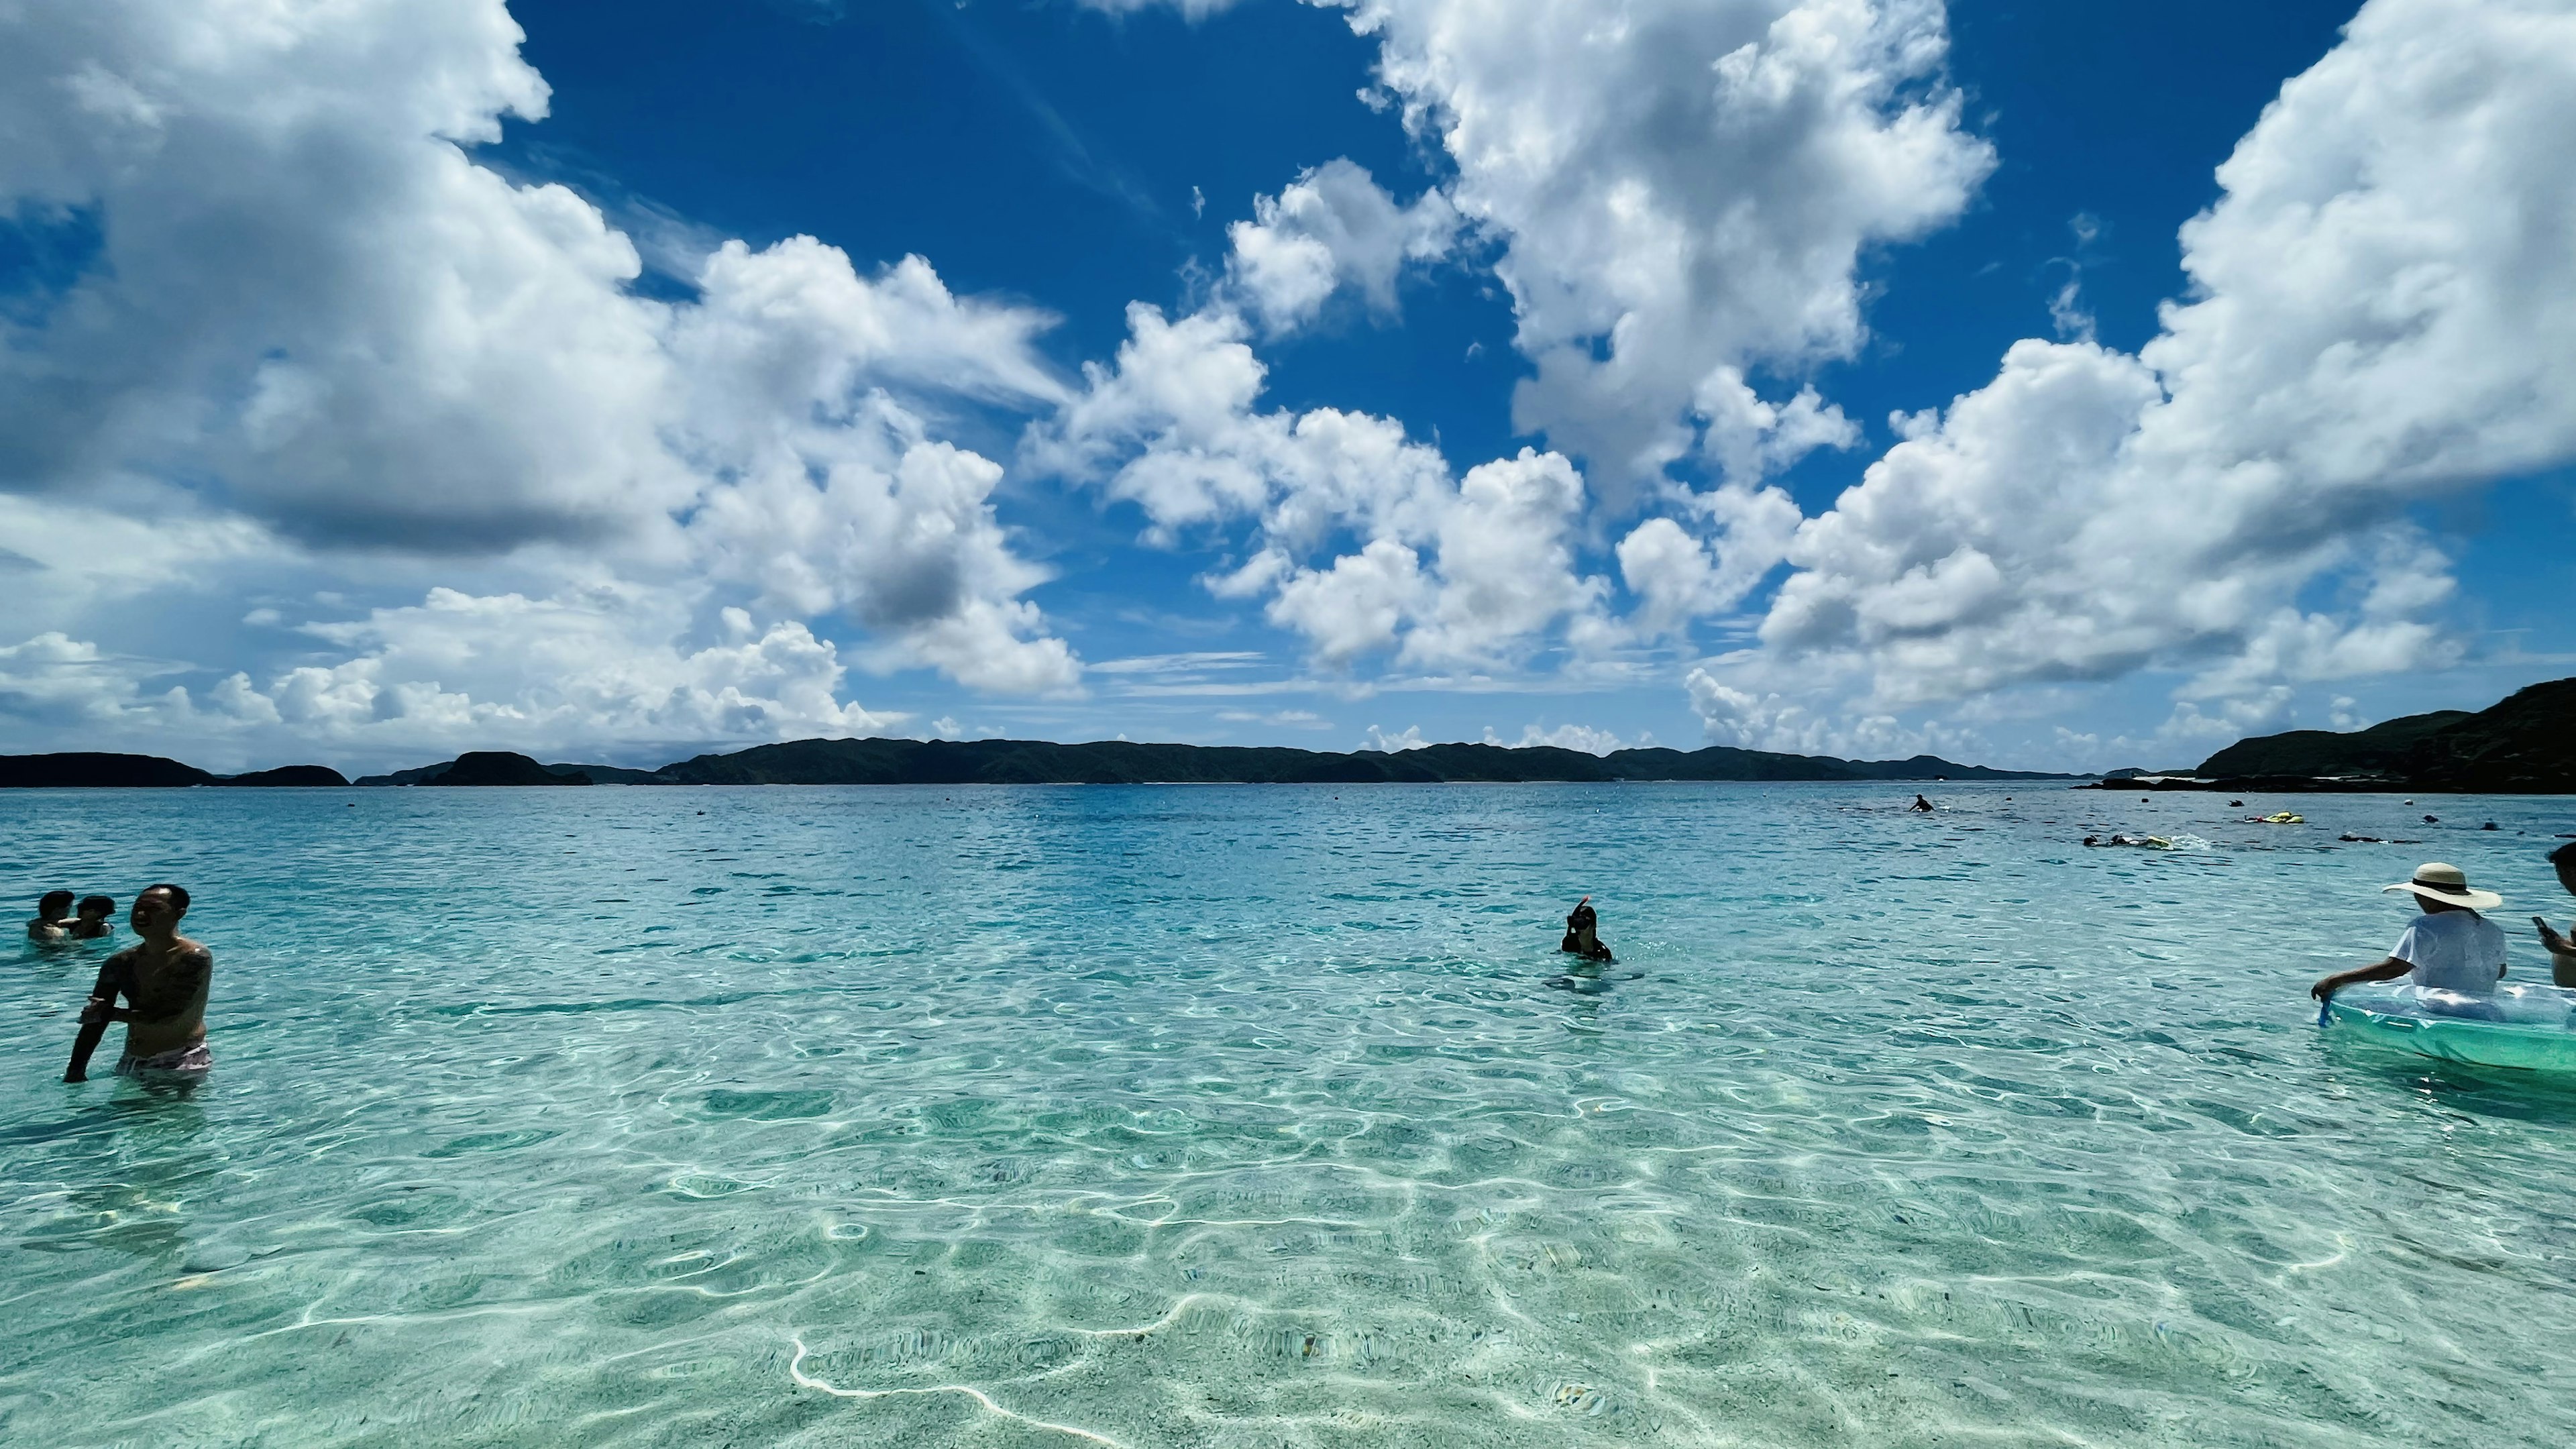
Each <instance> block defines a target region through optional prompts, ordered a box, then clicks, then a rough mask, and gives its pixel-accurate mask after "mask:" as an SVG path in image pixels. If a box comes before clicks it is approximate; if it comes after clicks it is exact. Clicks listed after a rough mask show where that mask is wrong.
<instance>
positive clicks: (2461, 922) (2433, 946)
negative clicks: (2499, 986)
mask: <svg viewBox="0 0 2576 1449" xmlns="http://www.w3.org/2000/svg"><path fill="white" fill-rule="evenodd" d="M2388 954H2389V955H2391V956H2394V957H2396V958H2397V959H2398V960H2400V961H2403V962H2405V963H2406V964H2407V965H2409V966H2412V967H2414V968H2415V970H2414V972H2413V974H2411V975H2410V976H2409V977H2408V978H2407V979H2409V980H2411V981H2413V982H2414V983H2415V984H2416V985H2418V986H2421V987H2424V988H2426V989H2428V990H2433V991H2457V992H2459V993H2461V994H2462V995H2465V996H2492V995H2494V994H2495V988H2496V978H2497V977H2500V976H2502V975H2504V931H2503V930H2502V928H2500V927H2498V926H2497V925H2496V923H2495V922H2493V921H2490V920H2488V919H2487V918H2486V917H2484V916H2481V915H2479V914H2478V913H2477V912H2475V911H2428V912H2426V913H2425V914H2423V915H2420V916H2417V917H2416V918H2415V920H2414V922H2413V924H2411V925H2409V926H2407V928H2406V934H2405V935H2403V936H2400V937H2398V938H2397V944H2396V945H2394V946H2391V947H2389V948H2388Z"/></svg>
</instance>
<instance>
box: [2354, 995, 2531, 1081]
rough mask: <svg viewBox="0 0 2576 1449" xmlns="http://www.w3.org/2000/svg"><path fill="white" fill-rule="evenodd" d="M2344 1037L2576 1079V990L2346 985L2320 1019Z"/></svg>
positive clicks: (2427, 1054)
mask: <svg viewBox="0 0 2576 1449" xmlns="http://www.w3.org/2000/svg"><path fill="white" fill-rule="evenodd" d="M2317 1024H2318V1025H2319V1026H2322V1027H2326V1028H2327V1029H2329V1030H2330V1031H2332V1032H2334V1033H2335V1034H2336V1035H2337V1036H2339V1037H2346V1038H2349V1039H2351V1040H2353V1041H2357V1042H2366V1043H2369V1044H2371V1045H2374V1046H2384V1047H2390V1048H2394V1049H2395V1050H2398V1051H2402V1052H2412V1053H2414V1054H2415V1055H2417V1056H2419V1057H2433V1058H2436V1059H2438V1060H2441V1061H2446V1062H2468V1063H2471V1064H2473V1065H2476V1066H2481V1067H2520V1068H2523V1069H2525V1070H2528V1071H2537V1072H2576V991H2569V990H2565V989H2562V988H2560V987H2556V986H2531V985H2521V986H2515V985H2505V986H2498V987H2497V988H2496V991H2495V994H2494V995H2493V996H2464V995H2462V994H2460V993H2459V992H2456V991H2430V990H2426V989H2425V988H2423V987H2420V986H2414V985H2410V984H2405V983H2399V984H2396V985H2371V986H2347V987H2345V988H2344V989H2343V990H2341V991H2338V992H2336V993H2335V994H2334V1000H2332V1001H2330V1002H2328V1003H2327V1004H2326V1007H2325V1009H2324V1010H2323V1011H2321V1012H2319V1013H2318V1015H2317Z"/></svg>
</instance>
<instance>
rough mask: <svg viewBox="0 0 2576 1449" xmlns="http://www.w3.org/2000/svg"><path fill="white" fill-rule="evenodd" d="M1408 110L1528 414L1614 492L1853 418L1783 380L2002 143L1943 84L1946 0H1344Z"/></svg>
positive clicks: (1738, 462)
mask: <svg viewBox="0 0 2576 1449" xmlns="http://www.w3.org/2000/svg"><path fill="white" fill-rule="evenodd" d="M1339 3H1342V4H1344V5H1345V6H1346V7H1347V8H1348V9H1349V10H1350V11H1351V17H1350V19H1351V24H1352V26H1353V27H1354V28H1355V29H1357V30H1359V31H1361V32H1362V33H1364V34H1367V35H1371V36H1374V37H1375V38H1376V39H1377V40H1378V42H1379V46H1380V56H1379V65H1378V73H1379V78H1380V80H1381V82H1382V83H1383V84H1384V85H1385V86H1386V87H1387V88H1388V89H1389V90H1390V91H1392V92H1393V94H1394V95H1395V96H1396V97H1398V98H1399V99H1400V100H1401V101H1402V103H1403V108H1404V116H1405V120H1406V123H1407V124H1408V125H1409V126H1410V127H1411V128H1412V129H1413V130H1414V131H1415V132H1416V133H1417V134H1419V135H1421V136H1424V137H1426V138H1429V139H1432V140H1434V141H1436V142H1437V143H1438V144H1439V146H1440V147H1441V148H1442V149H1443V150H1444V151H1445V152H1446V153H1447V154H1448V156H1449V158H1450V160H1451V161H1452V162H1453V163H1454V164H1455V166H1456V168H1457V175H1456V179H1455V180H1454V181H1453V182H1452V183H1451V185H1450V186H1449V188H1448V194H1449V198H1450V201H1451V202H1452V204H1454V206H1455V207H1456V209H1457V211H1458V213H1459V215H1460V216H1461V217H1462V218H1463V219H1464V220H1465V221H1466V222H1467V223H1468V224H1470V225H1472V226H1474V227H1477V228H1479V229H1481V230H1483V231H1484V232H1486V233H1488V234H1489V235H1491V236H1493V237H1494V238H1496V239H1497V240H1498V241H1499V242H1500V243H1501V245H1502V247H1503V251H1502V254H1501V256H1500V258H1499V259H1498V260H1497V262H1496V271H1497V272H1498V273H1499V275H1500V276H1501V278H1502V280H1503V282H1504V284H1505V285H1506V286H1508V287H1509V288H1510V291H1511V295H1512V300H1513V305H1514V308H1515V311H1516V313H1517V316H1518V319H1519V332H1518V338H1517V345H1518V346H1519V348H1520V350H1521V351H1522V352H1523V353H1524V354H1525V355H1527V356H1528V357H1529V358H1530V359H1531V360H1532V361H1533V362H1535V363H1536V364H1537V368H1538V373H1537V376H1536V377H1534V378H1532V379H1530V380H1529V381H1527V382H1525V383H1523V384H1522V385H1521V388H1520V390H1519V392H1518V394H1517V395H1516V397H1515V399H1514V415H1515V418H1516V420H1517V421H1518V422H1519V424H1520V425H1521V426H1522V427H1524V428H1526V429H1529V430H1532V431H1543V432H1545V433H1546V435H1547V436H1548V438H1549V440H1550V441H1551V442H1552V443H1554V444H1555V445H1557V446H1558V447H1561V448H1563V449H1565V450H1567V451H1569V452H1573V453H1575V454H1578V455H1579V456H1581V457H1583V458H1584V459H1585V460H1586V462H1587V464H1588V466H1589V467H1590V469H1591V470H1592V471H1593V472H1594V474H1595V475H1596V476H1597V477H1598V478H1599V480H1600V481H1601V483H1602V484H1603V485H1604V486H1605V487H1612V488H1617V489H1620V490H1621V493H1620V494H1619V495H1617V496H1620V497H1624V496H1625V490H1626V489H1627V488H1628V487H1629V486H1630V485H1631V484H1632V483H1633V482H1634V481H1636V480H1640V479H1646V478H1651V477H1654V476H1655V475H1658V474H1660V473H1661V471H1662V470H1663V469H1664V468H1665V467H1666V466H1667V465H1668V464H1670V463H1672V462H1674V461H1675V460H1677V459H1679V458H1681V457H1683V456H1685V455H1686V454H1688V453H1690V452H1691V451H1692V450H1693V449H1694V448H1695V447H1697V448H1703V449H1705V450H1706V451H1707V452H1708V454H1709V455H1710V456H1711V458H1712V459H1714V460H1716V461H1717V462H1719V463H1720V464H1721V465H1723V466H1726V467H1729V468H1732V469H1743V468H1745V467H1749V466H1759V465H1761V464H1762V463H1763V462H1765V461H1766V460H1767V461H1770V462H1772V463H1775V464H1776V463H1777V462H1780V461H1784V460H1789V459H1794V458H1795V457H1796V456H1797V455H1798V454H1799V453H1801V452H1804V451H1806V450H1809V449H1812V448H1814V447H1818V446H1824V445H1839V444H1842V443H1844V442H1846V441H1847V440H1848V439H1849V438H1850V437H1851V436H1852V435H1851V432H1850V425H1849V424H1848V423H1847V422H1846V421H1844V420H1842V418H1841V416H1840V414H1839V413H1838V412H1835V411H1834V410H1832V408H1831V407H1830V405H1829V404H1827V403H1825V402H1824V401H1823V400H1822V399H1820V398H1815V397H1814V396H1813V395H1812V394H1808V393H1804V392H1800V391H1797V390H1796V389H1794V388H1793V389H1792V392H1793V396H1791V397H1789V398H1787V399H1785V400H1781V401H1778V402H1771V403H1766V402H1763V401H1762V400H1761V399H1759V398H1758V397H1754V396H1753V395H1752V394H1751V392H1750V391H1749V390H1748V387H1747V383H1746V379H1747V378H1748V377H1749V376H1750V375H1751V374H1752V373H1753V371H1754V370H1756V369H1769V370H1770V371H1772V372H1773V373H1775V374H1777V375H1782V376H1790V377H1795V376H1796V375H1798V374H1800V373H1802V372H1803V371H1805V370H1806V369H1808V368H1810V367H1812V366H1813V365H1814V364H1815V363H1817V362H1819V361H1823V360H1826V359H1832V358H1840V357H1847V356H1850V355H1852V354H1853V353H1854V352H1855V351H1856V349H1857V348H1858V347H1859V346H1860V344H1861V342H1862V341H1863V339H1864V338H1865V336H1866V335H1867V334H1866V328H1865V326H1864V323H1863V321H1862V317H1861V301H1862V287H1861V281H1860V277H1859V275H1858V269H1859V264H1860V259H1861V256H1862V254H1863V252H1864V251H1865V250H1866V249H1867V248H1869V247H1871V246H1873V245H1879V244H1884V243H1889V242H1897V241H1903V240H1906V239H1908V238H1912V237H1917V236H1920V235H1922V234H1923V233H1924V232H1926V231H1928V230H1930V229H1932V228H1935V227H1938V226H1940V225H1942V224H1944V223H1946V222H1947V221H1949V220H1950V219H1951V218H1953V217H1955V216H1957V215H1958V213H1959V211H1960V210H1961V208H1962V207H1964V206H1965V205H1966V204H1967V201H1968V198H1969V197H1970V195H1971V194H1972V193H1973V191H1974V189H1975V188H1976V186H1977V185H1978V184H1979V183H1980V182H1981V181H1982V180H1983V178H1984V177H1985V175H1986V173H1987V172H1988V171H1989V170H1990V169H1991V168H1992V166H1993V164H1994V157H1993V153H1992V151H1991V149H1990V148H1989V147H1988V146H1987V145H1986V144H1985V143H1984V142H1983V141H1981V140H1978V139H1977V138H1975V137H1972V136H1970V135H1968V134H1966V133H1965V132H1964V131H1963V130H1962V129H1961V126H1960V113H1959V105H1960V101H1959V96H1958V94H1957V92H1955V91H1954V90H1951V89H1950V88H1948V87H1947V86H1946V85H1944V84H1942V83H1941V67H1942V64H1943V61H1944V58H1945V56H1946V53H1947V48H1948V34H1947V30H1946V25H1945V19H1944V13H1943V9H1942V6H1941V5H1940V4H1939V3H1938V0H1797V3H1792V0H1615V3H1602V0H1339Z"/></svg>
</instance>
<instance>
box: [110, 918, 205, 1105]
mask: <svg viewBox="0 0 2576 1449" xmlns="http://www.w3.org/2000/svg"><path fill="white" fill-rule="evenodd" d="M186 914H188V893H187V892H186V891H185V890H182V889H180V888H179V887H177V886H174V885H156V886H147V887H145V888H144V891H143V894H141V895H139V896H136V897H135V898H134V910H133V913H132V914H131V915H129V916H128V917H127V920H128V921H129V922H130V923H131V924H132V925H133V927H134V934H136V935H137V936H140V937H142V938H143V941H142V944H140V945H135V946H128V947H126V948H125V949H124V950H122V951H119V952H117V953H116V954H115V955H113V956H110V957H108V958H107V962H106V964H105V965H103V966H101V967H100V968H99V971H98V984H97V985H96V986H93V987H91V988H90V998H89V1005H87V1006H85V1007H83V1008H82V1009H81V1024H82V1025H84V1026H87V1025H90V1024H92V1023H96V1022H104V1021H121V1022H124V1023H125V1055H124V1056H122V1057H120V1058H118V1059H117V1063H116V1074H117V1075H118V1076H120V1077H146V1078H150V1077H159V1078H162V1079H165V1080H167V1079H171V1078H179V1079H184V1080H194V1079H196V1078H198V1077H202V1076H204V1075H205V1074H206V1069H207V1068H209V1067H212V1066H213V1065H214V1064H215V1059H214V1056H213V1054H212V1053H210V1052H208V1051H207V1050H206V988H207V986H208V985H209V984H210V983H211V982H212V981H213V980H214V974H215V957H214V953H213V952H211V951H208V950H207V949H206V948H205V947H204V946H203V945H200V944H199V943H197V942H195V941H191V940H189V939H188V938H187V937H185V936H182V935H180V934H179V918H180V917H182V916H184V915H186ZM120 994H122V995H123V996H124V997H125V999H126V1000H127V1001H128V1002H130V1003H132V1005H130V1006H126V1007H120V1006H118V1005H117V1004H116V998H117V997H118V995H120Z"/></svg>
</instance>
